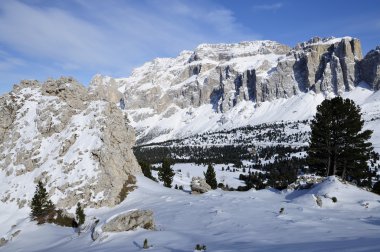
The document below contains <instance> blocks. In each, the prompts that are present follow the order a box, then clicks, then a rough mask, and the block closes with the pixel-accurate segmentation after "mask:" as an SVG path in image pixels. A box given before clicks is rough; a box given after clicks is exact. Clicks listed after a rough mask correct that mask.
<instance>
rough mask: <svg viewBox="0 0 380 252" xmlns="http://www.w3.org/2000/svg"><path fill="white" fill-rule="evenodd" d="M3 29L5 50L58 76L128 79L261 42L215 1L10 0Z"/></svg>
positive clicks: (0, 12)
mask: <svg viewBox="0 0 380 252" xmlns="http://www.w3.org/2000/svg"><path fill="white" fill-rule="evenodd" d="M41 3H44V4H45V5H41ZM46 4H49V6H47V5H46ZM0 30H1V33H0V46H1V45H5V46H6V47H8V48H10V49H11V51H12V53H13V54H14V55H13V56H12V55H11V56H12V57H14V58H23V57H24V58H27V59H28V60H32V61H34V60H35V61H36V62H38V63H39V64H42V65H43V64H46V65H48V66H49V69H50V68H53V69H54V72H55V73H56V72H60V71H61V72H67V71H68V72H75V71H78V70H81V69H82V71H86V72H94V73H95V72H101V73H106V74H111V75H124V76H126V75H128V74H129V71H130V70H131V69H132V67H136V66H139V65H141V64H142V63H144V62H145V61H147V60H151V59H153V58H155V57H162V56H176V55H177V54H178V53H179V52H180V51H181V50H185V49H193V48H194V47H195V46H196V45H197V44H199V43H205V42H208V43H210V42H211V43H212V42H232V40H233V41H239V40H247V39H253V38H255V37H256V38H258V37H259V36H258V35H256V34H254V33H253V32H251V31H250V30H249V29H248V28H247V27H244V26H242V25H241V24H239V23H238V22H237V20H236V18H235V16H234V13H233V12H231V11H230V10H228V9H225V8H223V7H220V6H216V5H214V4H212V3H211V2H210V3H207V2H202V4H201V5H200V6H198V5H197V4H193V2H185V1H165V0H162V1H147V2H142V1H138V2H129V1H100V0H99V1H97V0H95V1H83V0H71V1H64V2H55V1H53V2H47V3H46V2H38V1H37V3H36V4H33V5H31V4H26V3H24V2H21V1H7V0H4V1H3V2H2V4H1V5H0ZM4 64H5V63H4ZM32 65H33V62H31V67H32ZM3 67H5V65H4V66H3Z"/></svg>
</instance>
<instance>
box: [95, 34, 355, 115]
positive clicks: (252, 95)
mask: <svg viewBox="0 0 380 252" xmlns="http://www.w3.org/2000/svg"><path fill="white" fill-rule="evenodd" d="M361 59H362V54H361V46H360V41H359V40H357V39H354V38H350V37H345V38H339V39H337V38H326V39H321V38H318V37H316V38H313V39H311V40H310V41H308V42H304V43H300V44H298V45H297V46H296V47H295V48H293V49H291V48H289V47H287V46H285V45H281V44H279V43H277V42H273V41H253V42H242V43H238V44H215V45H210V44H204V45H200V46H198V47H197V48H196V50H195V51H194V52H189V51H185V52H183V53H181V55H180V56H178V57H177V58H175V59H156V60H154V61H152V62H148V63H146V64H144V65H143V66H142V67H140V68H137V69H136V70H135V71H134V72H133V74H132V76H131V77H128V78H124V79H113V78H110V77H103V78H101V77H100V76H95V77H94V79H93V81H92V83H94V84H93V86H94V89H95V86H96V87H100V86H101V85H100V84H99V83H103V84H102V85H103V86H114V85H115V83H117V85H118V86H119V87H120V90H122V91H123V90H124V95H125V96H126V97H128V99H126V108H127V109H139V108H151V109H153V113H163V112H165V111H166V110H167V109H169V108H171V107H173V106H177V107H179V108H185V107H189V106H192V107H198V106H201V105H203V104H209V103H211V104H213V105H214V108H215V110H217V111H218V112H225V111H227V110H230V109H231V108H233V107H234V106H235V105H236V104H238V103H239V102H241V101H243V100H246V101H248V100H251V101H256V102H264V101H270V100H273V99H277V98H287V97H291V96H293V95H295V94H297V93H299V92H305V91H308V90H311V89H312V90H314V91H315V92H327V91H329V92H334V93H336V94H339V93H341V92H343V91H345V90H350V89H351V88H352V87H354V86H355V85H356V84H357V83H358V82H359V79H360V75H359V74H360V69H359V67H358V62H359V61H360V60H361ZM113 89H114V88H113ZM152 101H155V102H154V103H152ZM134 119H136V120H139V118H138V117H136V118H134Z"/></svg>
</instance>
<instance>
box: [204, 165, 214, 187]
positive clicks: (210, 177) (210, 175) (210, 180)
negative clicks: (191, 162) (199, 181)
mask: <svg viewBox="0 0 380 252" xmlns="http://www.w3.org/2000/svg"><path fill="white" fill-rule="evenodd" d="M203 175H204V176H205V179H206V183H207V184H209V185H210V186H211V188H212V189H216V188H218V182H217V181H216V175H215V170H214V167H212V165H211V164H209V165H208V167H207V171H206V172H204V173H203Z"/></svg>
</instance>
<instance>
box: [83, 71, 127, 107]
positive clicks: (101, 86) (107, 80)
mask: <svg viewBox="0 0 380 252" xmlns="http://www.w3.org/2000/svg"><path fill="white" fill-rule="evenodd" d="M89 91H90V94H92V95H95V96H96V97H98V98H100V99H103V100H106V101H109V102H112V103H118V102H120V99H123V98H124V96H123V94H122V93H121V92H119V90H118V86H117V83H116V81H115V80H114V79H113V78H111V77H106V76H102V75H99V74H98V75H95V76H94V77H93V78H92V80H91V82H90V86H89Z"/></svg>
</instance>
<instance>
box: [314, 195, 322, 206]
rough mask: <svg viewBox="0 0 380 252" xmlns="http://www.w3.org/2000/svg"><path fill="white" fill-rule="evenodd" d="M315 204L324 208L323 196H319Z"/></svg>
mask: <svg viewBox="0 0 380 252" xmlns="http://www.w3.org/2000/svg"><path fill="white" fill-rule="evenodd" d="M315 202H316V203H317V205H318V206H319V207H322V197H321V196H319V195H318V196H317V198H316V200H315Z"/></svg>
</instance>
